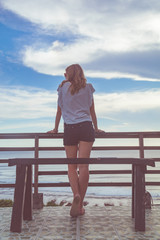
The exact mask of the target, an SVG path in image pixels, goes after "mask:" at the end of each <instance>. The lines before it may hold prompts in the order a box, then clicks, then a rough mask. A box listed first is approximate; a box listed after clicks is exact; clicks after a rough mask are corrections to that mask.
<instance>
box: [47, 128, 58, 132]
mask: <svg viewBox="0 0 160 240" xmlns="http://www.w3.org/2000/svg"><path fill="white" fill-rule="evenodd" d="M47 133H58V130H57V129H55V128H54V129H53V130H50V131H48V132H47Z"/></svg>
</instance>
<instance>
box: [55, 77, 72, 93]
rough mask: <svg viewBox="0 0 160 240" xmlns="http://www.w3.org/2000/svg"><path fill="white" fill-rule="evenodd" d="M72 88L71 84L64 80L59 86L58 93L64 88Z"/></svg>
mask: <svg viewBox="0 0 160 240" xmlns="http://www.w3.org/2000/svg"><path fill="white" fill-rule="evenodd" d="M69 86H70V82H69V81H67V80H64V81H62V82H61V83H60V85H59V86H58V89H57V91H60V90H62V89H63V88H66V87H69Z"/></svg>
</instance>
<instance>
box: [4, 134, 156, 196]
mask: <svg viewBox="0 0 160 240" xmlns="http://www.w3.org/2000/svg"><path fill="white" fill-rule="evenodd" d="M62 138H63V133H58V134H47V133H1V134H0V153H1V152H12V151H14V152H15V151H18V152H25V151H27V152H33V153H34V154H33V157H35V158H38V157H39V155H40V152H44V151H64V147H63V146H53V147H48V146H47V147H46V146H40V140H42V139H50V140H51V141H52V139H55V141H56V140H57V139H61V140H62ZM21 139H25V140H27V139H30V140H33V145H32V146H29V147H28V146H27V147H26V146H23V147H20V146H19V145H20V144H19V143H20V142H17V145H16V146H12V147H10V146H8V143H7V142H6V144H5V143H4V141H6V140H8V141H10V140H13V141H14V142H15V141H17V140H18V141H19V140H21ZM98 139H103V141H107V140H110V141H112V140H113V139H114V140H117V139H118V140H119V142H120V141H121V140H122V139H125V140H126V141H129V140H130V139H132V140H133V139H134V140H135V139H136V140H137V142H136V144H134V145H129V146H128V145H127V144H126V145H123V146H122V145H114V146H109V145H107V142H106V143H105V144H104V146H96V142H95V144H94V146H93V148H92V151H99V153H100V151H109V150H113V151H115V156H116V151H121V150H129V151H131V150H135V151H137V152H138V154H137V157H139V158H144V157H146V156H145V155H146V154H145V151H146V150H160V144H159V145H158V144H156V145H153V144H152V145H151V146H148V145H147V146H146V145H145V143H144V141H145V139H150V141H152V140H154V139H157V140H158V141H159V143H160V131H158V132H107V133H103V134H97V135H96V140H98ZM1 143H3V145H2V144H1ZM99 156H101V155H100V154H99ZM24 157H25V156H24ZM53 157H54V156H53ZM127 157H130V156H127ZM150 157H152V156H150ZM152 158H153V159H154V160H155V162H160V156H159V158H157V157H156V158H155V157H152ZM0 163H8V160H7V159H4V158H1V157H0ZM131 173H132V170H97V171H96V170H94V171H90V174H131ZM66 174H67V171H39V167H38V165H36V166H35V169H34V184H33V185H34V193H35V194H38V187H65V186H69V183H53V182H52V183H39V181H38V176H40V175H41V176H42V175H66ZM146 174H160V170H157V169H156V168H155V170H147V171H146ZM131 185H132V183H131V182H120V181H118V182H100V183H98V182H96V183H92V182H90V183H89V186H131ZM146 185H150V186H160V180H159V181H152V182H150V181H146ZM14 186H15V185H14V184H7V183H5V184H4V183H3V184H2V183H0V188H10V187H14Z"/></svg>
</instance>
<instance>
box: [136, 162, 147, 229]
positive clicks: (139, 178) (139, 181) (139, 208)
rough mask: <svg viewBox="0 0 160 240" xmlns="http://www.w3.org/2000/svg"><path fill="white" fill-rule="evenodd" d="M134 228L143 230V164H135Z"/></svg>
mask: <svg viewBox="0 0 160 240" xmlns="http://www.w3.org/2000/svg"><path fill="white" fill-rule="evenodd" d="M134 173H135V229H136V230H137V231H145V206H144V193H145V175H144V168H143V166H138V165H135V171H134Z"/></svg>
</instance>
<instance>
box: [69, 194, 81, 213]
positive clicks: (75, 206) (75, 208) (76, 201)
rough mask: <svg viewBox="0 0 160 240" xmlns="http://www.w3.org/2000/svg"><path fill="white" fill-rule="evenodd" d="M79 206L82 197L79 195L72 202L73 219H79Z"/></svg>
mask: <svg viewBox="0 0 160 240" xmlns="http://www.w3.org/2000/svg"><path fill="white" fill-rule="evenodd" d="M79 204H80V195H79V194H77V195H76V196H75V197H74V199H73V202H72V207H71V210H70V215H71V217H77V216H78V215H79Z"/></svg>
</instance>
